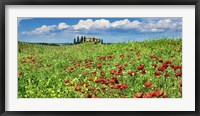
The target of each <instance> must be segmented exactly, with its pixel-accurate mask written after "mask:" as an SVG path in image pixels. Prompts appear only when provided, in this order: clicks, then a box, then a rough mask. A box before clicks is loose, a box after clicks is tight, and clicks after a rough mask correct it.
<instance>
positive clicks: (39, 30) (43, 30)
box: [21, 25, 57, 35]
mask: <svg viewBox="0 0 200 116" xmlns="http://www.w3.org/2000/svg"><path fill="white" fill-rule="evenodd" d="M56 29H57V26H56V25H51V26H47V25H42V26H41V27H39V28H36V29H35V30H33V31H30V32H27V31H24V32H22V33H21V34H23V35H33V34H35V35H40V34H46V33H50V31H53V30H56Z"/></svg>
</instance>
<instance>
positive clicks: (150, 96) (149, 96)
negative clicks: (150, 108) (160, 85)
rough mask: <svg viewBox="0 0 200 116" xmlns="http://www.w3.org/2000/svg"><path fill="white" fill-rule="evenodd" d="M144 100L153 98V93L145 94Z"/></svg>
mask: <svg viewBox="0 0 200 116" xmlns="http://www.w3.org/2000/svg"><path fill="white" fill-rule="evenodd" d="M143 98H152V94H151V93H145V94H144V95H143Z"/></svg>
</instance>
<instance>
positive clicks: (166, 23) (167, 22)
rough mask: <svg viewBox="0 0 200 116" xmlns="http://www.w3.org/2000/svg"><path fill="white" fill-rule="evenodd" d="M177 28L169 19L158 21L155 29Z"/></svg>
mask: <svg viewBox="0 0 200 116" xmlns="http://www.w3.org/2000/svg"><path fill="white" fill-rule="evenodd" d="M176 26H177V24H176V23H173V22H172V21H171V20H170V19H165V20H160V21H158V23H157V24H156V27H157V28H175V27H176Z"/></svg>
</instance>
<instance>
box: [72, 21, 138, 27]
mask: <svg viewBox="0 0 200 116" xmlns="http://www.w3.org/2000/svg"><path fill="white" fill-rule="evenodd" d="M140 24H141V23H140V22H139V21H137V20H135V21H132V22H131V21H129V20H128V19H124V20H120V21H115V22H112V23H110V21H109V20H106V19H100V20H95V21H93V20H92V19H87V20H80V21H79V22H78V23H77V24H76V25H73V28H74V29H76V30H77V29H106V28H111V27H112V28H122V29H131V28H139V27H140Z"/></svg>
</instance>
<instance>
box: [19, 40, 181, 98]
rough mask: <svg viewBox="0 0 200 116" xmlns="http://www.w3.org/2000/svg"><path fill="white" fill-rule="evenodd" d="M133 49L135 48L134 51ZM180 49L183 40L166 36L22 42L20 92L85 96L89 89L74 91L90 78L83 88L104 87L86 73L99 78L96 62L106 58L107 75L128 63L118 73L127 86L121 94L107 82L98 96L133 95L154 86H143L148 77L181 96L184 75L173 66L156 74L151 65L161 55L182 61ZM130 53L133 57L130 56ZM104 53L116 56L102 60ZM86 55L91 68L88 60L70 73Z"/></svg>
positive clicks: (49, 95) (166, 58) (168, 91)
mask: <svg viewBox="0 0 200 116" xmlns="http://www.w3.org/2000/svg"><path fill="white" fill-rule="evenodd" d="M127 48H128V50H127ZM130 49H133V50H132V51H131V50H130ZM181 49H182V41H181V40H166V39H163V40H151V41H145V42H133V43H117V44H111V45H93V44H79V45H72V46H45V45H30V44H22V43H19V54H18V72H22V74H20V75H19V77H18V96H19V97H20V98H24V97H28V98H37V97H38V98H41V97H42V98H51V97H59V98H68V97H78V98H79V97H86V93H81V92H77V91H74V88H75V87H76V84H77V83H79V82H87V83H88V84H89V85H90V86H89V87H81V89H82V90H83V89H84V90H85V91H86V92H88V93H91V92H89V90H88V88H102V84H96V83H94V82H93V81H88V80H87V77H92V78H93V79H94V80H95V79H97V78H98V77H99V74H100V70H99V69H98V68H96V66H97V63H98V62H101V63H104V62H105V63H106V65H103V66H102V69H101V70H104V71H105V73H106V77H105V78H106V79H108V78H110V77H111V76H112V75H111V74H110V70H111V69H117V67H116V66H115V65H116V64H118V63H120V64H122V65H124V64H126V63H127V64H128V66H127V67H125V68H126V70H124V71H123V76H121V77H118V80H119V82H120V83H121V82H125V83H126V84H127V85H128V88H127V89H126V90H124V91H121V94H120V95H119V94H118V92H120V90H119V89H112V92H113V93H110V90H111V89H110V88H109V86H107V89H106V90H102V89H100V90H99V91H97V92H96V94H97V95H98V96H99V97H104V98H108V97H111V98H112V97H121V96H122V95H124V96H126V97H132V95H133V94H134V93H137V92H149V91H152V90H153V88H146V87H144V83H145V82H146V81H150V82H152V84H153V85H157V88H156V89H159V90H163V91H164V93H166V94H168V95H169V97H171V98H175V97H176V98H177V97H181V94H180V92H179V90H180V89H181V87H180V86H179V82H180V81H181V79H182V78H181V77H178V78H177V77H175V74H174V73H175V71H174V70H173V69H172V68H167V69H166V70H165V71H164V72H162V74H161V76H158V77H156V76H154V73H155V72H156V71H157V69H156V68H154V67H153V66H152V64H155V63H156V64H158V65H159V66H160V65H162V64H161V63H159V62H158V60H159V59H162V60H163V61H167V60H171V61H172V63H173V64H174V65H181V64H182V52H177V51H178V50H181ZM139 50H140V56H138V55H136V52H137V51H139ZM120 54H124V55H125V58H121V57H120ZM128 54H129V55H130V57H127V55H128ZM150 54H154V55H156V56H157V57H158V58H159V59H158V60H155V59H152V58H151V57H150ZM102 55H105V56H108V55H113V56H114V59H113V60H108V59H107V60H106V61H103V60H102V61H101V60H99V57H98V56H102ZM172 55H174V57H173V58H172V57H171V56H172ZM87 58H90V59H93V64H92V65H91V68H84V64H85V63H84V62H81V64H80V65H81V66H80V67H77V68H76V70H75V72H73V73H69V69H70V68H71V67H73V66H74V64H72V62H77V61H78V60H83V61H84V59H87ZM33 59H34V60H33ZM138 59H139V60H138ZM22 62H24V63H22ZM108 63H110V65H108ZM130 63H132V64H130ZM140 64H144V66H145V69H146V73H145V74H142V73H141V72H140V71H138V70H137V67H138V66H139V65H140ZM66 65H68V68H67V69H66V70H64V69H63V68H64V67H65V66H66ZM94 70H96V72H97V76H92V74H91V72H92V71H94ZM128 70H133V71H137V75H136V76H130V75H128V74H127V71H128ZM179 71H181V69H179ZM85 72H89V74H88V75H87V76H84V73H85ZM176 72H177V71H176ZM165 73H169V74H170V76H169V77H168V78H165V77H164V74H165ZM65 79H68V80H69V81H70V82H71V83H75V86H69V84H65V83H64V80H65ZM172 85H174V86H172ZM91 94H92V93H91Z"/></svg>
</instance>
